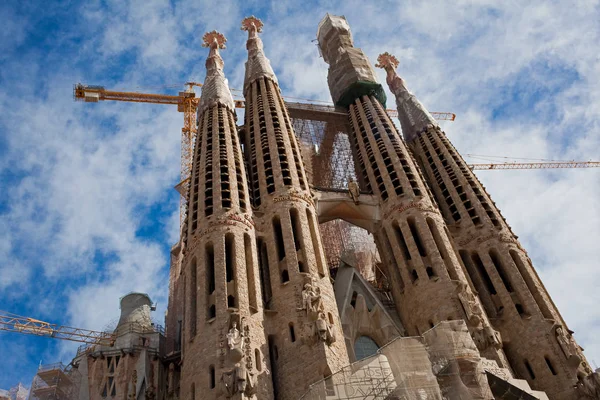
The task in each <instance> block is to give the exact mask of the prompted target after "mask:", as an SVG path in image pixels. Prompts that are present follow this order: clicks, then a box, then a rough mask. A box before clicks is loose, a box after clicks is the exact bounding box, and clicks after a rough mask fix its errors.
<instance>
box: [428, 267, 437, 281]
mask: <svg viewBox="0 0 600 400" xmlns="http://www.w3.org/2000/svg"><path fill="white" fill-rule="evenodd" d="M425 271H426V272H427V277H429V279H431V278H434V277H435V276H436V275H435V272H434V271H433V268H432V267H427V268H425Z"/></svg>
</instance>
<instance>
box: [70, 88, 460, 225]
mask: <svg viewBox="0 0 600 400" xmlns="http://www.w3.org/2000/svg"><path fill="white" fill-rule="evenodd" d="M185 85H186V86H187V89H186V90H185V91H183V92H179V94H178V95H166V94H154V93H141V92H123V91H115V90H107V89H106V88H104V87H103V86H94V85H83V84H81V83H78V84H76V85H75V86H74V89H73V95H74V98H75V100H76V101H84V102H86V103H97V102H99V101H106V100H113V101H127V102H134V103H152V104H173V105H177V111H179V112H183V128H182V129H181V180H180V182H179V183H178V184H177V185H176V186H175V189H177V191H178V192H179V193H180V194H181V198H180V201H179V219H180V221H179V222H180V226H183V222H184V218H185V213H186V211H187V200H186V198H185V195H186V193H187V189H188V185H189V179H190V176H191V170H192V157H193V154H192V152H193V148H194V139H195V137H196V131H197V128H196V110H197V109H198V102H199V100H200V99H199V98H198V97H196V93H195V92H194V90H193V88H194V86H197V87H202V84H201V83H197V82H187V83H186V84H185ZM232 90H233V91H239V90H238V89H232ZM300 100H305V101H311V100H307V99H300ZM286 103H287V102H286ZM287 104H288V105H289V104H291V103H287ZM235 107H236V108H245V102H244V101H243V100H235ZM320 108H321V109H324V108H327V109H331V111H334V110H335V108H334V107H333V106H320ZM387 111H388V113H389V114H390V115H391V116H397V112H396V110H387ZM431 115H432V116H433V117H434V118H437V119H439V120H448V121H454V119H455V118H456V115H455V114H453V113H439V112H432V113H431Z"/></svg>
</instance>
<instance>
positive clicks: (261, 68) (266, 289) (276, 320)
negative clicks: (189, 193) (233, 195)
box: [242, 17, 348, 399]
mask: <svg viewBox="0 0 600 400" xmlns="http://www.w3.org/2000/svg"><path fill="white" fill-rule="evenodd" d="M262 26H263V24H262V22H261V21H260V20H259V19H257V18H255V17H248V18H246V19H244V20H243V21H242V29H243V30H246V31H248V41H247V43H246V48H247V49H248V61H247V62H246V74H245V79H244V97H245V99H246V113H245V128H244V129H245V151H246V159H247V163H248V166H249V182H250V185H251V189H250V193H251V198H252V205H253V208H254V210H255V212H254V220H255V221H256V241H257V247H258V251H259V259H260V276H261V283H262V290H261V292H262V301H263V304H264V308H265V310H264V311H265V325H266V332H267V335H268V343H269V353H270V357H269V364H270V371H271V374H272V377H273V382H274V392H275V397H276V398H278V399H297V398H299V397H300V396H301V395H302V394H303V393H305V392H306V390H307V389H308V384H309V383H312V382H316V381H318V380H320V379H323V378H324V377H327V376H329V375H331V373H333V372H335V371H337V370H339V369H340V368H342V367H343V366H345V365H347V364H348V355H347V351H346V346H345V344H344V341H343V336H342V330H341V326H340V321H339V316H338V313H337V306H336V303H335V297H334V294H333V288H332V285H331V283H330V280H329V271H328V270H327V267H326V265H325V257H324V253H323V248H322V244H321V238H320V234H319V224H318V221H317V216H316V211H315V207H314V202H313V199H312V194H311V191H310V188H309V186H308V180H307V175H306V171H305V167H304V163H303V160H302V154H301V150H300V147H299V144H298V141H297V139H296V135H295V134H294V130H293V129H292V124H291V120H290V117H289V114H288V110H287V108H286V106H285V104H284V102H283V98H282V96H281V93H280V89H279V85H278V82H277V77H276V76H275V73H274V72H273V69H272V68H271V65H270V62H269V60H268V59H267V57H266V56H265V53H264V51H263V43H262V40H261V39H260V38H259V37H258V33H259V32H261V31H262ZM300 377H301V378H300Z"/></svg>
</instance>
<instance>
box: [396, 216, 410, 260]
mask: <svg viewBox="0 0 600 400" xmlns="http://www.w3.org/2000/svg"><path fill="white" fill-rule="evenodd" d="M392 226H393V228H394V233H395V236H396V240H397V241H398V245H399V246H400V250H402V255H403V256H404V259H405V260H407V261H408V260H410V259H411V258H410V251H409V250H408V246H407V245H406V240H405V239H404V235H403V234H402V229H401V228H400V225H399V224H398V222H397V221H394V223H393V224H392Z"/></svg>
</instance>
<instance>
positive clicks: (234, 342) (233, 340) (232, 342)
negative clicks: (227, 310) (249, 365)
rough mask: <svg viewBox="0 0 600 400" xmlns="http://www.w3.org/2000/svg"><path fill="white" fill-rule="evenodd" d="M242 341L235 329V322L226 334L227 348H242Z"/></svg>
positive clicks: (239, 333) (240, 335)
mask: <svg viewBox="0 0 600 400" xmlns="http://www.w3.org/2000/svg"><path fill="white" fill-rule="evenodd" d="M243 340H244V338H243V336H242V334H241V332H240V331H239V330H238V329H237V322H234V323H233V325H232V327H231V329H229V332H227V346H229V349H231V350H233V349H235V348H240V347H242V341H243Z"/></svg>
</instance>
